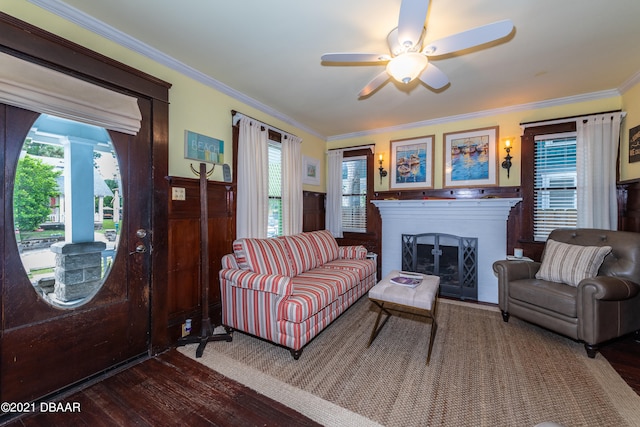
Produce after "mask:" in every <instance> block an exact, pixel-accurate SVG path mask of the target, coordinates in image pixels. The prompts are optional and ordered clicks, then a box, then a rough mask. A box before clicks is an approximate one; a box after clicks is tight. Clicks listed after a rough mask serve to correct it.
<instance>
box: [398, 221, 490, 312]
mask: <svg viewBox="0 0 640 427" xmlns="http://www.w3.org/2000/svg"><path fill="white" fill-rule="evenodd" d="M402 269H403V270H405V271H415V272H419V273H423V274H430V275H434V276H439V277H440V295H443V296H448V297H453V298H459V299H462V300H464V299H471V300H477V299H478V239H477V238H476V237H460V236H454V235H451V234H443V233H423V234H403V235H402Z"/></svg>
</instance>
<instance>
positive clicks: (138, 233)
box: [136, 228, 147, 239]
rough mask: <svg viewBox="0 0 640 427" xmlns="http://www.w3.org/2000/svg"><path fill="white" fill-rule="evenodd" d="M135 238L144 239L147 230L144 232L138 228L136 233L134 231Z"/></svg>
mask: <svg viewBox="0 0 640 427" xmlns="http://www.w3.org/2000/svg"><path fill="white" fill-rule="evenodd" d="M136 236H138V238H139V239H144V238H145V237H147V230H145V229H144V228H139V229H138V231H136Z"/></svg>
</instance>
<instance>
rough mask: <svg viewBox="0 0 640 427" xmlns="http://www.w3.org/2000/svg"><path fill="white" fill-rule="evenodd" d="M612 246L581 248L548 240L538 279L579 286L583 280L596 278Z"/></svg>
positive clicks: (537, 275)
mask: <svg viewBox="0 0 640 427" xmlns="http://www.w3.org/2000/svg"><path fill="white" fill-rule="evenodd" d="M609 252H611V246H581V245H570V244H568V243H562V242H556V241H555V240H552V239H548V240H547V243H546V245H545V248H544V254H543V258H542V265H541V266H540V270H538V272H537V273H536V278H537V279H542V280H548V281H551V282H561V283H566V284H568V285H571V286H578V283H580V281H582V280H583V279H586V278H589V277H595V276H597V275H598V270H599V269H600V266H601V265H602V261H603V260H604V257H606V256H607V254H608V253H609Z"/></svg>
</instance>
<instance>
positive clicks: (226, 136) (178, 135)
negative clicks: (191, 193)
mask: <svg viewBox="0 0 640 427" xmlns="http://www.w3.org/2000/svg"><path fill="white" fill-rule="evenodd" d="M0 10H1V11H2V12H4V13H6V14H8V15H11V16H14V17H16V18H18V19H20V20H23V21H25V22H28V23H30V24H32V25H35V26H37V27H39V28H42V29H44V30H46V31H49V32H52V33H54V34H57V35H58V36H60V37H63V38H65V39H68V40H71V41H73V42H75V43H77V44H79V45H82V46H85V47H87V48H89V49H91V50H94V51H96V52H99V53H101V54H103V55H105V56H108V57H110V58H113V59H115V60H117V61H119V62H122V63H124V64H127V65H129V66H131V67H134V68H137V69H139V70H142V71H144V72H145V73H147V74H150V75H153V76H155V77H157V78H160V79H162V80H165V81H167V82H169V83H171V84H172V85H173V86H172V87H171V89H170V90H169V102H170V105H169V175H172V176H181V177H189V178H195V177H196V176H195V175H194V174H193V173H192V172H191V168H190V167H189V165H190V163H192V161H189V160H186V159H185V158H184V131H185V130H190V131H193V132H197V133H201V134H203V135H207V136H211V137H214V138H217V139H221V140H223V141H224V142H225V163H229V164H230V165H231V164H232V155H233V153H232V152H231V138H232V130H231V110H237V111H239V112H241V113H244V114H247V115H249V116H251V117H254V118H256V119H258V120H261V121H263V122H265V123H268V124H269V125H271V126H274V127H276V128H279V129H282V130H283V131H285V132H288V133H291V134H294V135H297V136H299V137H301V138H302V139H303V142H302V154H303V155H305V156H309V157H313V158H316V159H319V160H321V162H322V163H321V170H323V168H324V156H325V142H324V140H322V139H320V138H318V137H316V136H314V135H311V134H309V133H307V132H304V131H302V130H300V129H297V128H295V127H294V126H291V125H289V124H287V123H284V122H282V121H280V120H277V119H275V118H273V117H271V116H269V115H267V114H265V113H262V112H261V111H258V110H256V109H254V108H252V107H249V106H248V105H246V104H244V103H242V102H239V101H237V100H235V99H233V98H231V97H229V96H227V95H225V94H223V93H221V92H218V91H217V90H215V89H213V88H211V87H210V86H207V85H204V84H202V83H200V82H197V81H195V80H193V79H191V78H189V77H186V76H185V75H183V74H180V73H178V72H177V71H174V70H172V69H170V68H168V67H165V66H164V65H161V64H159V63H157V62H155V61H153V60H151V59H149V58H147V57H145V56H143V55H140V54H138V53H135V52H132V51H130V50H128V49H126V48H124V47H122V46H120V45H118V44H116V43H113V42H111V41H109V40H106V39H104V38H103V37H100V36H98V35H96V34H93V33H91V32H89V31H87V30H85V29H83V28H81V27H79V26H77V25H75V24H72V23H70V22H68V21H66V20H64V19H62V18H60V17H58V16H56V15H54V14H51V13H49V12H46V11H44V10H43V9H40V8H39V7H37V6H34V5H32V4H30V3H28V2H27V1H25V0H10V1H3V2H2V3H0ZM195 163H196V162H193V164H194V167H195V168H196V169H197V168H198V166H197V164H195ZM322 178H323V181H324V176H322ZM211 179H212V180H219V181H221V180H222V168H220V167H216V168H215V170H214V173H213V174H212V176H211ZM304 189H305V190H310V191H322V192H324V191H325V185H324V182H323V183H322V185H320V186H313V185H306V184H305V185H304Z"/></svg>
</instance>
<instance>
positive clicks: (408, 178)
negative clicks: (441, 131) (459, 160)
mask: <svg viewBox="0 0 640 427" xmlns="http://www.w3.org/2000/svg"><path fill="white" fill-rule="evenodd" d="M433 140H434V137H433V135H428V136H420V137H417V138H408V139H397V140H394V141H391V159H390V163H389V170H390V172H391V179H390V181H389V187H390V188H391V189H394V190H397V189H409V188H411V189H416V188H433Z"/></svg>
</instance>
